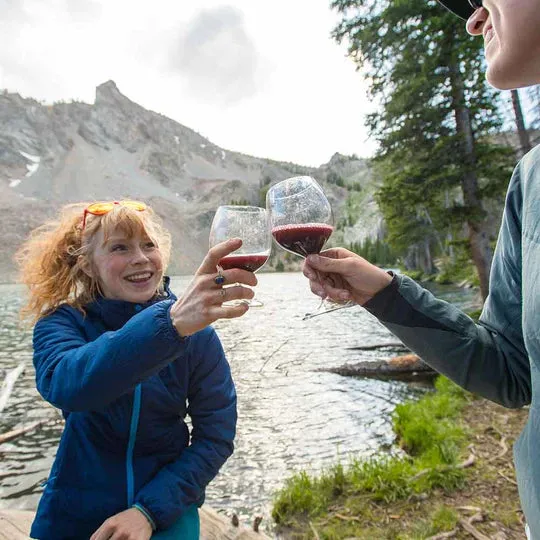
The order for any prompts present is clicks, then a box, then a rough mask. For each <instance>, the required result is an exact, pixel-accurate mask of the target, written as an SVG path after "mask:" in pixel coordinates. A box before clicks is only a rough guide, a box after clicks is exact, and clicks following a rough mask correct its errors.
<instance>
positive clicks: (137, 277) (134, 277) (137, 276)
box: [124, 272, 154, 283]
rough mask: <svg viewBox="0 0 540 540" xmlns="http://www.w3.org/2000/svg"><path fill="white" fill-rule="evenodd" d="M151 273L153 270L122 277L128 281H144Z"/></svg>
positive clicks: (149, 277) (150, 276)
mask: <svg viewBox="0 0 540 540" xmlns="http://www.w3.org/2000/svg"><path fill="white" fill-rule="evenodd" d="M153 275H154V274H153V272H137V273H136V274H131V275H130V276H126V277H125V278H124V279H125V280H126V281H129V282H130V283H146V282H147V281H148V280H149V279H151V278H152V276H153Z"/></svg>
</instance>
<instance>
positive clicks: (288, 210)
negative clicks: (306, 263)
mask: <svg viewBox="0 0 540 540" xmlns="http://www.w3.org/2000/svg"><path fill="white" fill-rule="evenodd" d="M266 208H267V210H268V217H269V220H270V228H271V232H272V236H273V237H274V240H275V241H276V242H277V244H278V245H280V246H281V247H282V248H283V249H285V250H287V251H290V252H291V253H294V254H296V255H300V256H301V257H304V258H305V257H307V256H308V255H313V254H317V253H319V252H320V251H321V249H322V248H323V246H324V245H325V244H326V241H327V240H328V238H330V235H331V234H332V232H333V231H334V216H333V214H332V207H331V206H330V202H329V201H328V199H327V198H326V195H325V194H324V192H323V190H322V188H321V186H320V185H319V184H318V183H317V181H316V180H314V179H313V178H311V177H310V176H295V177H293V178H287V179H286V180H283V181H282V182H279V183H277V184H274V185H273V186H271V187H270V189H269V190H268V192H267V194H266ZM348 306H349V304H336V303H334V302H330V301H329V300H323V301H322V302H321V303H320V305H319V307H318V309H317V310H316V311H315V312H313V313H306V315H305V316H304V319H310V318H312V317H315V316H317V315H322V314H323V313H328V312H330V311H335V310H336V309H341V308H343V307H348Z"/></svg>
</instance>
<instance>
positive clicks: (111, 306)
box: [85, 276, 176, 330]
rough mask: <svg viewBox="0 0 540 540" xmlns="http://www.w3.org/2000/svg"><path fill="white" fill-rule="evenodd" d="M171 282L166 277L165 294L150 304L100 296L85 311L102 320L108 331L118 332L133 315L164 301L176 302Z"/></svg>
mask: <svg viewBox="0 0 540 540" xmlns="http://www.w3.org/2000/svg"><path fill="white" fill-rule="evenodd" d="M170 282H171V278H170V277H169V276H164V277H163V293H161V294H159V295H156V296H155V297H154V298H152V299H151V300H149V301H148V302H144V303H140V304H138V303H134V302H127V301H126V300H111V299H109V298H104V297H103V296H100V297H99V298H97V299H96V300H95V301H94V302H90V303H89V304H87V305H86V306H85V311H86V313H87V314H88V315H89V316H90V317H92V318H98V319H101V321H103V323H104V324H105V326H106V327H107V328H108V329H110V330H117V329H118V328H121V327H122V326H124V324H126V322H128V321H129V319H131V317H133V315H136V314H137V313H139V312H141V311H143V310H144V309H146V308H147V307H149V306H152V305H154V304H156V303H157V302H161V301H163V300H176V296H175V295H174V294H173V292H172V291H171V289H170Z"/></svg>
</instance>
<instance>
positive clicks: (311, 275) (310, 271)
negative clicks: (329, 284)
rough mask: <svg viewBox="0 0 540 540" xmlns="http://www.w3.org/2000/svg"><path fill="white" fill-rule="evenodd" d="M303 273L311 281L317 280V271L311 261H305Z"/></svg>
mask: <svg viewBox="0 0 540 540" xmlns="http://www.w3.org/2000/svg"><path fill="white" fill-rule="evenodd" d="M302 273H303V274H304V276H306V277H307V278H308V279H309V280H310V281H316V280H317V272H316V270H315V269H314V268H312V267H311V266H310V264H309V262H307V261H304V265H303V267H302Z"/></svg>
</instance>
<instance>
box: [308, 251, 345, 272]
mask: <svg viewBox="0 0 540 540" xmlns="http://www.w3.org/2000/svg"><path fill="white" fill-rule="evenodd" d="M307 262H308V264H309V265H310V266H311V267H312V268H314V269H315V270H320V271H321V272H335V273H339V271H340V268H341V266H342V262H341V261H340V260H339V259H331V258H330V257H321V256H320V255H309V256H308V258H307Z"/></svg>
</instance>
